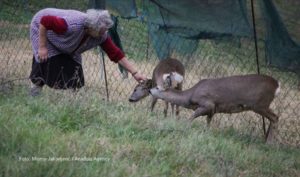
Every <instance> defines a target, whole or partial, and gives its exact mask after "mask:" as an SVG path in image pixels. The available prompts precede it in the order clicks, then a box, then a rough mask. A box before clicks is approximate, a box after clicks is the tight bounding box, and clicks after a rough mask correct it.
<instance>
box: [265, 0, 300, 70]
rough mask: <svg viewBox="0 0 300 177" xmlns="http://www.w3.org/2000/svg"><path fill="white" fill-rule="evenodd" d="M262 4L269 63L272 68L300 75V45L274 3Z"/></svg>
mask: <svg viewBox="0 0 300 177" xmlns="http://www.w3.org/2000/svg"><path fill="white" fill-rule="evenodd" d="M260 2H261V7H262V12H263V13H264V19H265V21H266V31H267V32H266V39H265V41H266V54H267V57H266V59H267V60H268V63H269V64H270V65H271V66H275V67H278V68H282V69H286V70H291V71H295V72H297V73H300V46H299V44H297V43H296V42H295V41H294V40H293V39H292V38H291V36H290V35H289V33H288V31H287V29H286V27H285V25H284V23H283V22H282V20H281V18H280V15H279V13H278V11H277V10H276V8H275V6H274V4H273V3H272V1H271V0H263V1H260ZM299 13H300V12H299Z"/></svg>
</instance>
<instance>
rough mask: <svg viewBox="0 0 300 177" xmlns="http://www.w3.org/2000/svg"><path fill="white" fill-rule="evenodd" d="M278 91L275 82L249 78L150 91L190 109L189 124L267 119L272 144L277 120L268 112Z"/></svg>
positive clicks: (226, 79) (257, 76)
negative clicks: (248, 116)
mask: <svg viewBox="0 0 300 177" xmlns="http://www.w3.org/2000/svg"><path fill="white" fill-rule="evenodd" d="M279 90H280V87H279V82H278V81H277V80H275V79H274V78H272V77H270V76H266V75H257V74H252V75H240V76H231V77H224V78H217V79H204V80H201V81H199V82H198V83H197V84H196V85H194V86H193V87H192V88H190V89H187V90H185V91H179V90H175V89H172V88H170V89H167V90H165V91H162V90H160V89H158V88H153V89H151V90H150V92H151V94H152V95H153V96H155V97H157V98H160V99H163V100H165V101H168V102H170V103H173V104H176V105H180V106H183V107H185V108H188V109H193V110H194V113H193V114H192V115H191V116H190V118H189V120H190V121H192V120H194V119H195V118H197V117H199V116H203V115H206V116H207V124H208V126H209V124H210V122H211V119H212V117H213V115H214V114H215V113H238V112H243V111H249V110H251V111H254V112H255V113H258V114H260V115H262V116H264V117H266V118H267V119H269V121H270V126H269V128H268V131H267V135H266V141H267V143H272V142H273V141H274V131H275V130H276V129H277V126H278V125H277V124H278V116H277V115H276V114H274V113H273V111H272V110H271V109H270V104H271V103H272V101H273V99H274V97H275V95H276V94H277V93H278V92H279Z"/></svg>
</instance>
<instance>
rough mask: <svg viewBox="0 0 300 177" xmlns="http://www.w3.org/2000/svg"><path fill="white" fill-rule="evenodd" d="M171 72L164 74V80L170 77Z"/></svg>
mask: <svg viewBox="0 0 300 177" xmlns="http://www.w3.org/2000/svg"><path fill="white" fill-rule="evenodd" d="M170 75H171V74H164V75H163V80H164V81H165V80H166V79H167V78H168V77H170Z"/></svg>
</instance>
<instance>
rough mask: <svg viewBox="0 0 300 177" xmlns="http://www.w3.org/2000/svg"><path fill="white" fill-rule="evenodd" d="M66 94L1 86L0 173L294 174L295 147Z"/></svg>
mask: <svg viewBox="0 0 300 177" xmlns="http://www.w3.org/2000/svg"><path fill="white" fill-rule="evenodd" d="M70 95H71V97H70ZM70 95H65V94H63V93H58V94H54V95H53V94H44V95H42V96H41V97H37V98H31V97H29V96H27V91H26V90H25V89H16V90H14V91H13V92H12V93H9V94H7V93H6V94H4V93H2V94H1V93H0V167H1V168H0V174H1V176H7V177H8V176H9V177H14V176H30V177H35V176H36V177H40V176H64V177H67V176H72V177H73V176H89V177H91V176H137V177H140V176H256V177H258V176H264V177H265V176H285V177H286V176H299V175H300V150H299V149H296V148H289V147H281V146H268V145H265V144H264V143H263V141H262V138H261V137H253V135H251V136H250V135H249V134H247V133H242V134H241V132H237V131H235V130H234V129H231V128H228V129H222V130H217V129H215V128H212V129H207V128H205V125H204V124H203V123H202V122H200V121H195V122H194V123H193V124H192V126H190V125H189V124H188V123H187V122H186V121H185V120H175V119H173V118H163V116H162V115H161V114H158V113H157V114H156V113H148V112H146V111H145V110H143V109H140V108H138V109H137V108H134V107H133V106H131V105H130V104H127V103H126V100H124V102H118V103H107V102H104V101H103V100H102V99H101V98H98V96H97V95H92V94H90V95H89V96H84V94H83V96H82V95H80V94H77V95H72V94H70Z"/></svg>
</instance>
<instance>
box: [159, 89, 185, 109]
mask: <svg viewBox="0 0 300 177" xmlns="http://www.w3.org/2000/svg"><path fill="white" fill-rule="evenodd" d="M161 97H162V99H163V100H165V101H167V102H170V103H174V104H177V105H179V106H183V107H186V106H187V105H189V101H190V93H189V92H187V91H180V90H175V89H170V90H167V91H165V92H162V94H161Z"/></svg>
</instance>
